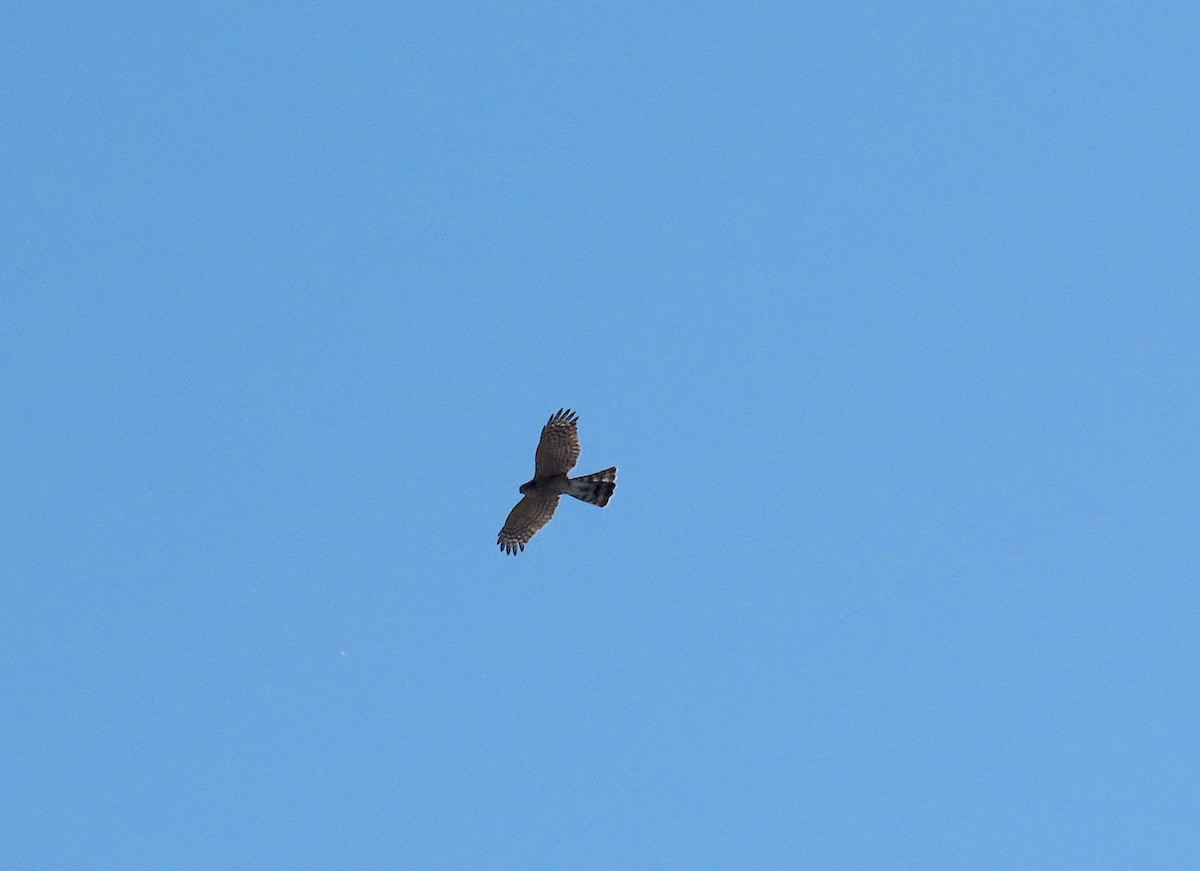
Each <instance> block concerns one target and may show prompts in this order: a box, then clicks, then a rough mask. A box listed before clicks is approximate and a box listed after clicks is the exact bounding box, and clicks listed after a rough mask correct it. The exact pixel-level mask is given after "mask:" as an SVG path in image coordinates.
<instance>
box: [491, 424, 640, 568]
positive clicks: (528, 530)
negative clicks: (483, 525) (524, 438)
mask: <svg viewBox="0 0 1200 871" xmlns="http://www.w3.org/2000/svg"><path fill="white" fill-rule="evenodd" d="M578 420H579V419H578V418H577V417H576V416H575V413H574V412H573V411H571V410H570V409H559V410H558V411H557V412H555V413H554V414H552V415H550V420H549V421H547V422H546V425H545V426H544V427H542V438H541V441H539V442H538V447H537V453H536V454H535V455H534V461H533V465H534V474H533V478H532V480H529V481H526V482H525V483H524V484H522V485H521V487H520V491H521V493H522V495H524V497H525V498H524V499H522V500H521V501H520V502H518V503H517V504H516V506H515V507H514V508H513V510H512V511H510V512H509V514H508V519H507V520H505V521H504V528H503V529H501V530H500V535H499V536H498V537H497V540H498V542H499V544H500V549H501V550H502V551H504V552H505V553H510V554H515V553H517V552H519V551H522V550H524V549H525V545H526V544H528V543H529V539H531V538H533V536H534V534H535V533H536V532H537V531H538V530H539V529H541V528H542V527H543V526H545V525H546V524H547V523H549V522H550V518H551V517H553V516H554V509H555V508H557V507H558V497H559V496H563V495H566V496H574V497H575V498H576V499H579V500H581V501H583V502H590V503H592V504H593V505H599V506H600V507H601V508H603V507H604V506H605V505H607V504H608V500H609V499H611V498H612V494H613V491H614V490H615V489H616V487H617V467H616V466H613V467H612V468H610V469H605V470H604V471H603V472H595V473H594V474H591V475H582V476H580V477H578V478H568V477H567V472H569V471H571V469H573V468H575V463H576V462H578V460H579V430H578V428H577V425H578Z"/></svg>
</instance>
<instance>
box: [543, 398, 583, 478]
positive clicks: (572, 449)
mask: <svg viewBox="0 0 1200 871" xmlns="http://www.w3.org/2000/svg"><path fill="white" fill-rule="evenodd" d="M578 423H579V418H578V417H576V416H575V412H573V411H571V409H569V408H566V409H562V408H560V409H559V410H558V411H556V412H554V414H552V415H550V420H548V421H547V422H546V425H545V426H544V427H542V440H541V441H540V442H538V446H537V453H536V454H534V457H533V476H534V477H535V478H544V477H547V476H549V475H565V474H567V472H569V471H571V470H572V469H574V468H575V464H576V463H577V462H579V430H578V428H577V425H578Z"/></svg>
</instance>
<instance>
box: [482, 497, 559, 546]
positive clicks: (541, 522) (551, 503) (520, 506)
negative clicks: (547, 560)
mask: <svg viewBox="0 0 1200 871" xmlns="http://www.w3.org/2000/svg"><path fill="white" fill-rule="evenodd" d="M557 507H558V497H557V496H526V497H525V498H524V499H522V500H521V501H520V502H518V503H517V504H516V505H515V506H514V507H513V510H512V511H510V512H508V519H507V520H505V521H504V528H503V529H501V530H500V535H499V536H497V538H496V541H497V542H498V543H499V544H500V549H501V550H502V551H504V552H505V553H516V552H517V551H521V550H524V549H525V545H527V544H529V539H531V538H533V534H534V533H535V532H537V531H538V530H539V529H541V528H542V527H543V526H545V525H546V524H547V523H549V522H550V518H551V517H553V516H554V509H555V508H557Z"/></svg>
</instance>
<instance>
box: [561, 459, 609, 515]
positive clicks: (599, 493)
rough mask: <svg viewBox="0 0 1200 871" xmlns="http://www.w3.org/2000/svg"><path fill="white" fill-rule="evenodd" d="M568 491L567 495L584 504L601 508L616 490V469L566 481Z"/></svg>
mask: <svg viewBox="0 0 1200 871" xmlns="http://www.w3.org/2000/svg"><path fill="white" fill-rule="evenodd" d="M567 484H569V485H570V489H569V490H567V493H568V494H570V495H571V496H574V497H575V498H576V499H582V500H583V501H584V502H591V503H592V504H593V505H599V506H600V507H601V508H603V507H604V506H605V505H607V504H608V500H609V499H611V498H612V494H613V490H616V489H617V467H616V466H613V467H612V468H611V469H605V470H604V471H603V472H595V473H593V474H591V475H581V476H580V477H578V478H570V479H568V480H567Z"/></svg>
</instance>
